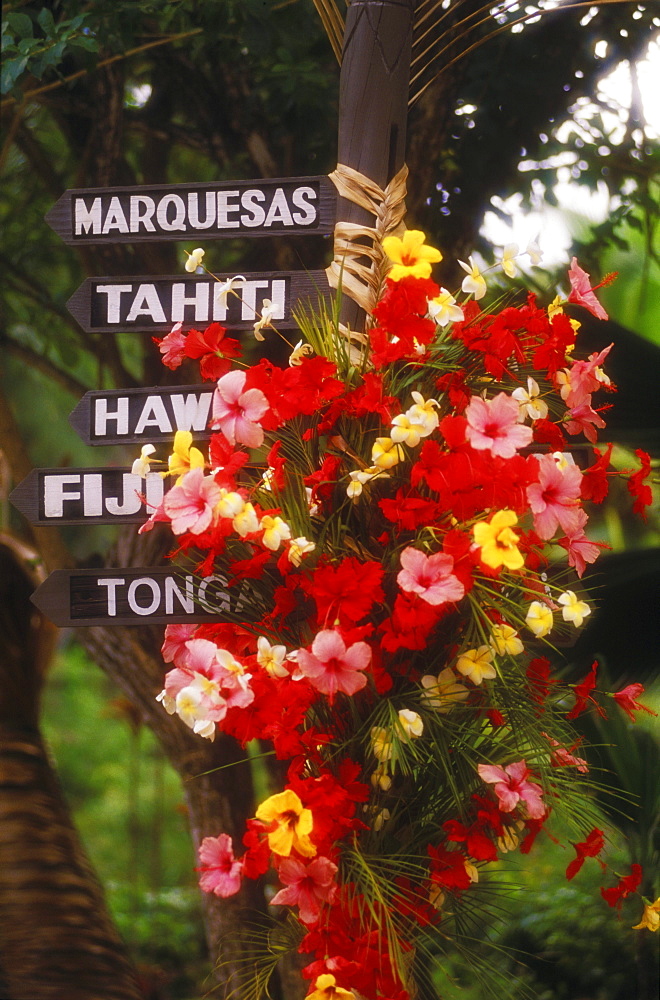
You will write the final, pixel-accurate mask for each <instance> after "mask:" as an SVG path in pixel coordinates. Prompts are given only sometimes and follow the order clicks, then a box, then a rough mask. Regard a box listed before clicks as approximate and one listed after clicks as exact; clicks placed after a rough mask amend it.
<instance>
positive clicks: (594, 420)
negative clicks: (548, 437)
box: [564, 397, 606, 444]
mask: <svg viewBox="0 0 660 1000" xmlns="http://www.w3.org/2000/svg"><path fill="white" fill-rule="evenodd" d="M567 416H568V418H569V419H568V420H567V421H566V423H565V424H564V426H565V428H566V430H567V431H568V433H569V434H584V436H585V437H586V439H587V441H591V443H592V444H595V443H596V441H597V440H598V435H597V434H596V431H595V430H594V428H595V427H600V428H603V427H605V426H606V424H605V421H604V420H603V418H602V417H601V416H600V414H599V413H598V412H597V411H596V410H594V409H593V408H592V406H591V397H589V399H588V401H586V402H584V403H581V404H580V405H579V406H574V407H573V408H572V409H570V410H569V411H568V413H567Z"/></svg>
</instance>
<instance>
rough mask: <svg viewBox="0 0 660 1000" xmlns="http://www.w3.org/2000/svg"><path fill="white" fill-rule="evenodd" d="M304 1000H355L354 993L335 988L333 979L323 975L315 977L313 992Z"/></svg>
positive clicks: (335, 981)
mask: <svg viewBox="0 0 660 1000" xmlns="http://www.w3.org/2000/svg"><path fill="white" fill-rule="evenodd" d="M305 1000H355V993H351V991H350V990H345V989H343V988H342V987H341V986H337V980H336V979H335V977H334V976H332V975H330V974H329V973H324V974H323V975H322V976H318V977H317V979H316V982H315V983H314V992H313V993H308V994H307V996H306V997H305Z"/></svg>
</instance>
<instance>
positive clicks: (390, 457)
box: [371, 437, 404, 469]
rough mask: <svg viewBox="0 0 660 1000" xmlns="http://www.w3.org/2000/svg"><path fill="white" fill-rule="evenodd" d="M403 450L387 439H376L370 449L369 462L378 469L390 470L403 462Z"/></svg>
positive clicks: (390, 439)
mask: <svg viewBox="0 0 660 1000" xmlns="http://www.w3.org/2000/svg"><path fill="white" fill-rule="evenodd" d="M403 458H404V454H403V449H402V448H401V446H400V445H399V444H397V443H396V441H393V440H392V438H389V437H379V438H376V440H375V441H374V444H373V448H372V449H371V461H372V463H373V465H376V466H377V467H378V468H379V469H392V468H394V466H395V465H398V464H399V462H401V461H403Z"/></svg>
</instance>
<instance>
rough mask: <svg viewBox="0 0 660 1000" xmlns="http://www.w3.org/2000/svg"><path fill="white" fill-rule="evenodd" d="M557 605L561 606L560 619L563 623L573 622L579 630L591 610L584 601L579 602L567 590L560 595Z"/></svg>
mask: <svg viewBox="0 0 660 1000" xmlns="http://www.w3.org/2000/svg"><path fill="white" fill-rule="evenodd" d="M557 603H558V604H562V605H563V607H562V611H561V613H562V617H563V619H564V621H565V622H573V624H574V625H575V627H576V628H579V627H580V625H581V624H582V622H583V621H584V619H585V618H586V617H587V615H590V614H591V608H590V607H589V605H588V604H587V603H586V601H580V600H579V599H578V598H577V597H576V595H575V594H574V593H573V591H572V590H567V591H565V592H564V593H563V594H560V595H559V597H558V598H557Z"/></svg>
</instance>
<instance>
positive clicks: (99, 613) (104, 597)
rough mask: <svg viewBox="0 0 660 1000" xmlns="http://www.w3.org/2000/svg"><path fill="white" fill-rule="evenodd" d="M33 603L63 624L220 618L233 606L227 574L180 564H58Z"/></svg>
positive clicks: (173, 622) (161, 622)
mask: <svg viewBox="0 0 660 1000" xmlns="http://www.w3.org/2000/svg"><path fill="white" fill-rule="evenodd" d="M32 603H33V604H35V605H36V606H37V608H39V610H40V611H41V612H43V614H44V615H46V617H47V618H49V619H50V621H51V622H52V623H53V624H54V625H59V626H60V627H61V628H66V627H71V626H73V627H75V626H79V627H82V626H92V625H145V624H149V625H181V624H185V623H187V622H190V623H192V624H195V623H198V622H210V621H219V620H220V619H221V616H222V613H223V612H224V611H226V609H227V607H228V599H227V593H226V581H225V580H224V579H223V578H222V577H219V576H206V577H199V576H196V575H195V574H194V573H192V572H186V571H185V570H183V569H181V568H179V567H176V566H156V567H138V568H136V567H131V569H114V568H113V569H106V568H103V567H101V568H100V569H73V570H66V569H56V570H55V571H54V572H53V573H51V574H50V576H49V577H48V578H47V579H46V580H44V582H43V583H42V584H41V586H39V587H37V589H36V590H35V592H34V593H33V594H32Z"/></svg>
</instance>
